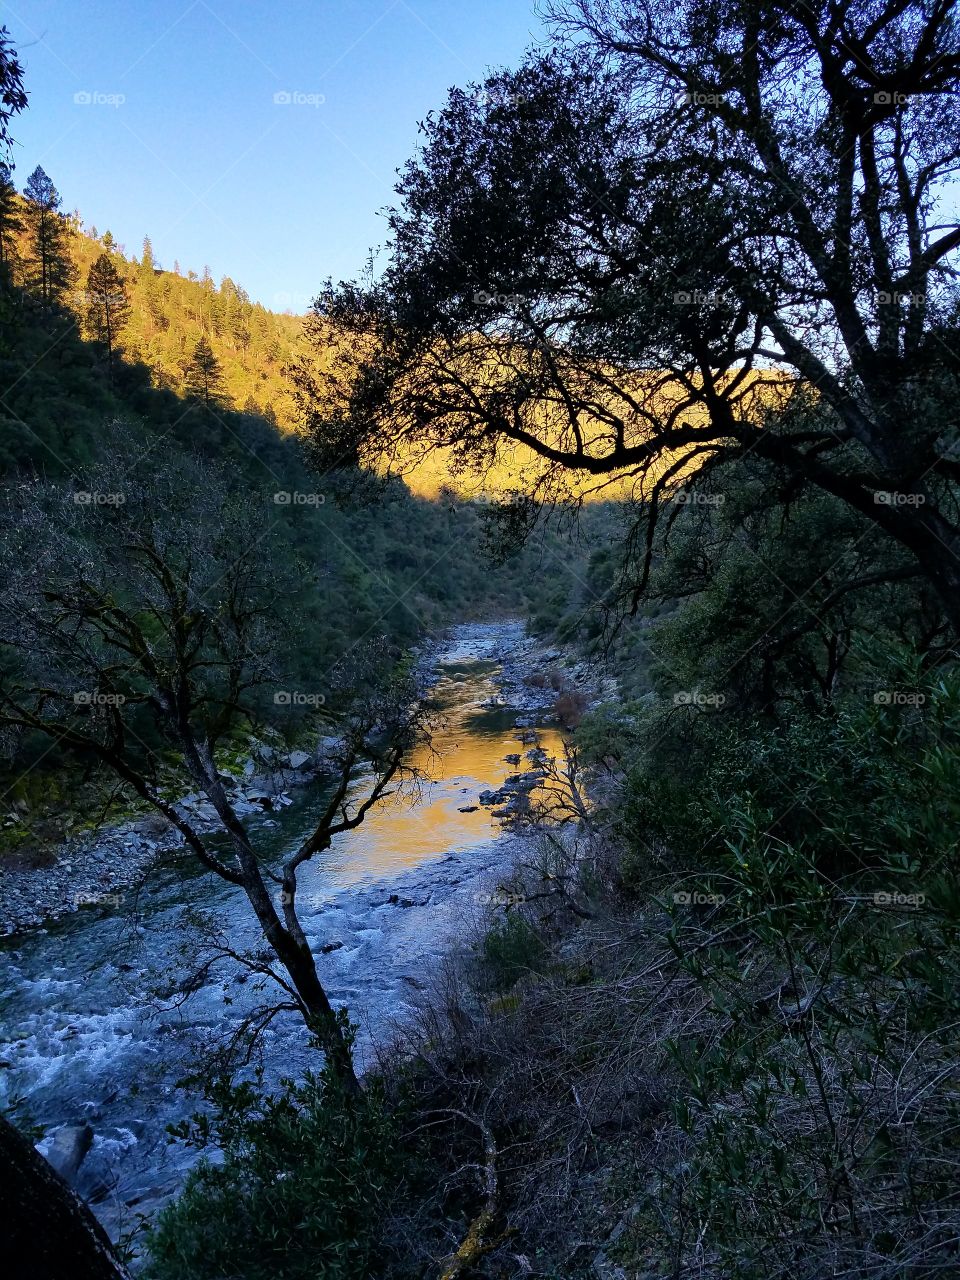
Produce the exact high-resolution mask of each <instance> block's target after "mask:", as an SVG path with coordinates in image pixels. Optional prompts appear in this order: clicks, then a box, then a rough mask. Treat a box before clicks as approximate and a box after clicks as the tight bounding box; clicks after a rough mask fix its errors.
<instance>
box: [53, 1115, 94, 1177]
mask: <svg viewBox="0 0 960 1280" xmlns="http://www.w3.org/2000/svg"><path fill="white" fill-rule="evenodd" d="M92 1144H93V1128H92V1126H91V1125H89V1124H65V1125H64V1126H63V1128H62V1129H58V1130H57V1132H56V1133H55V1134H54V1135H53V1138H52V1139H51V1142H50V1145H49V1146H48V1148H47V1156H46V1159H47V1163H48V1164H50V1165H52V1166H53V1168H54V1169H56V1171H57V1173H59V1175H60V1177H61V1178H63V1179H64V1181H65V1182H69V1183H70V1184H71V1186H72V1185H73V1184H74V1183H75V1182H76V1178H77V1173H78V1172H79V1169H80V1166H81V1165H82V1164H83V1161H84V1158H85V1156H86V1154H87V1152H88V1151H89V1150H90V1147H91V1146H92Z"/></svg>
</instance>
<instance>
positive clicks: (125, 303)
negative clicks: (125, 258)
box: [84, 253, 130, 373]
mask: <svg viewBox="0 0 960 1280" xmlns="http://www.w3.org/2000/svg"><path fill="white" fill-rule="evenodd" d="M129 314H130V302H129V300H128V298H127V287H126V284H125V282H124V279H123V276H122V275H121V274H120V272H119V271H118V270H117V269H116V267H115V266H114V265H113V263H112V262H111V261H110V258H109V257H108V256H107V254H105V253H101V255H100V257H99V258H97V260H96V262H95V263H94V264H93V266H92V267H91V268H90V272H89V274H88V276H87V296H86V311H85V314H84V324H85V327H86V331H87V334H88V336H89V337H91V338H93V339H94V340H95V341H97V342H100V343H102V344H103V345H104V346H105V347H106V349H107V363H108V366H109V368H110V371H111V373H112V371H113V362H114V358H115V356H116V355H118V354H119V352H120V346H119V342H118V338H119V334H120V331H121V329H122V328H123V326H124V325H125V324H126V322H127V317H128V316H129Z"/></svg>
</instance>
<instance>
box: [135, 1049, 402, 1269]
mask: <svg viewBox="0 0 960 1280" xmlns="http://www.w3.org/2000/svg"><path fill="white" fill-rule="evenodd" d="M210 1096H211V1101H212V1102H213V1103H214V1117H213V1119H212V1120H211V1119H209V1118H206V1117H203V1116H198V1117H195V1118H194V1121H193V1123H192V1124H190V1125H183V1126H180V1127H179V1129H178V1130H177V1132H179V1134H180V1136H181V1137H184V1138H186V1139H187V1140H189V1141H193V1142H197V1143H201V1144H202V1143H206V1142H208V1141H211V1140H213V1141H214V1142H215V1143H216V1145H217V1146H218V1147H219V1148H220V1149H221V1150H222V1152H223V1162H222V1163H221V1164H214V1163H212V1162H210V1161H207V1160H204V1161H202V1162H201V1163H200V1165H199V1166H198V1167H197V1168H196V1169H195V1170H194V1171H193V1172H192V1173H191V1174H190V1176H189V1178H188V1180H187V1183H186V1187H185V1189H184V1191H183V1194H182V1195H181V1196H180V1198H179V1199H178V1200H177V1201H176V1202H175V1203H174V1204H172V1205H171V1206H169V1207H168V1208H167V1209H165V1210H164V1211H163V1212H162V1213H161V1215H160V1218H159V1222H158V1225H157V1227H156V1228H155V1230H154V1231H153V1232H152V1233H151V1235H150V1236H149V1244H148V1247H149V1253H150V1260H149V1263H148V1265H147V1269H146V1276H147V1277H149V1280H213V1278H214V1277H218V1278H220V1277H241V1276H242V1277H243V1280H320V1278H321V1277H322V1278H323V1280H356V1278H357V1277H359V1276H372V1275H375V1274H377V1273H378V1267H380V1266H381V1264H382V1262H383V1259H384V1255H385V1250H386V1245H385V1243H384V1239H383V1236H384V1222H385V1220H386V1218H387V1217H388V1211H389V1210H390V1209H391V1208H392V1207H393V1206H394V1205H395V1203H396V1201H397V1199H398V1198H399V1197H400V1196H401V1194H402V1188H403V1186H404V1184H405V1178H406V1175H407V1171H408V1167H409V1166H408V1161H407V1159H406V1157H405V1156H404V1154H403V1152H402V1150H401V1147H400V1143H399V1136H398V1123H397V1119H396V1116H395V1114H393V1113H392V1112H391V1111H390V1110H389V1109H388V1107H387V1106H386V1104H385V1102H384V1099H383V1096H382V1094H381V1093H380V1092H379V1091H378V1089H377V1088H376V1086H375V1085H372V1086H371V1087H370V1088H369V1089H368V1090H367V1091H366V1092H365V1093H364V1094H363V1095H362V1096H361V1097H360V1098H359V1099H357V1098H350V1097H346V1096H344V1095H343V1094H342V1092H340V1091H339V1090H338V1089H337V1087H336V1085H335V1084H334V1083H333V1081H332V1078H331V1077H330V1076H329V1075H328V1074H327V1073H326V1072H325V1071H324V1072H322V1073H321V1074H320V1075H318V1076H315V1075H311V1074H308V1075H307V1076H306V1078H305V1079H304V1080H303V1082H302V1083H299V1084H295V1083H293V1082H292V1081H289V1080H285V1081H284V1082H283V1083H282V1088H281V1091H280V1092H279V1093H278V1094H276V1095H275V1096H265V1095H264V1094H262V1093H261V1092H260V1090H259V1089H258V1088H257V1087H256V1086H254V1085H252V1084H249V1083H248V1084H242V1085H239V1086H227V1085H220V1086H216V1087H215V1088H213V1089H212V1090H211V1091H210Z"/></svg>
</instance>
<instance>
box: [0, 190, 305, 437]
mask: <svg viewBox="0 0 960 1280" xmlns="http://www.w3.org/2000/svg"><path fill="white" fill-rule="evenodd" d="M19 203H20V205H21V209H22V206H23V205H24V204H25V201H23V199H22V198H21V199H20V202H19ZM64 225H65V228H66V229H67V231H68V235H67V237H66V245H67V248H68V252H69V255H70V258H71V260H72V262H73V265H74V268H75V279H74V281H73V285H72V288H71V289H70V290H69V291H67V292H66V293H65V295H64V296H63V298H62V302H63V303H64V304H65V305H66V306H67V307H69V308H70V310H71V311H73V312H74V314H75V315H76V317H77V318H78V319H81V318H82V316H83V313H84V309H85V304H86V296H87V295H86V282H87V279H88V276H89V273H90V268H91V267H92V265H93V263H94V262H95V261H96V260H97V258H98V257H99V256H100V254H102V253H107V254H108V255H109V257H110V259H111V261H112V262H113V264H114V266H115V267H116V269H117V271H118V273H119V274H120V275H121V276H122V278H123V280H124V283H125V286H126V290H127V296H128V299H129V302H130V312H129V318H128V320H127V322H126V324H125V325H124V327H123V331H122V333H121V335H120V341H121V344H122V347H123V351H124V355H125V356H126V358H127V359H128V360H130V361H140V362H142V363H143V364H144V365H145V366H146V367H147V368H148V369H149V370H150V375H151V380H152V382H153V385H154V386H155V387H158V388H166V389H168V390H170V391H174V392H176V393H177V394H178V395H182V394H183V393H184V392H185V391H186V388H187V371H188V367H189V363H190V360H191V357H192V355H193V352H194V350H195V348H196V345H197V343H198V341H199V340H200V338H202V337H205V338H206V339H207V341H208V342H209V343H210V346H211V348H212V350H213V353H214V355H215V356H216V358H217V360H218V362H219V364H220V369H221V372H222V376H223V386H224V390H225V392H226V397H227V401H228V404H229V407H231V408H233V409H236V410H239V411H241V412H244V413H256V414H259V415H260V416H262V417H264V418H266V419H267V420H268V421H270V422H273V423H275V424H276V425H277V426H280V427H281V428H284V429H290V428H291V427H292V426H293V423H294V415H295V407H294V403H293V399H292V397H291V395H290V390H289V384H288V382H287V381H286V379H285V377H284V368H285V367H286V366H287V365H288V364H289V362H290V361H291V359H292V358H293V356H294V353H295V347H296V343H297V339H298V338H299V336H300V333H301V329H302V323H303V322H302V319H301V318H300V317H299V316H293V315H280V314H277V313H276V312H273V311H268V310H267V308H266V307H264V306H262V305H261V304H260V303H259V302H251V301H250V298H249V296H248V295H247V293H246V291H245V290H244V289H243V288H242V287H241V286H240V285H239V284H237V283H235V282H234V281H233V280H231V279H230V278H229V277H228V276H224V277H223V279H222V280H221V281H220V283H219V285H218V284H216V283H215V282H214V280H213V277H212V276H211V274H210V270H209V268H208V267H205V268H204V269H203V273H202V275H200V276H198V275H197V274H196V272H195V271H191V270H188V271H186V272H185V273H184V272H183V271H181V269H180V267H179V264H177V263H174V264H168V269H165V268H164V267H163V266H161V264H160V263H159V262H157V261H156V259H155V258H154V256H153V250H152V248H151V245H150V240H149V237H147V238H145V239H144V242H143V249H142V251H141V254H140V257H139V259H138V258H137V257H135V256H130V257H127V256H126V254H125V253H124V251H123V248H122V246H120V245H118V244H117V242H116V241H115V240H114V238H113V236H112V235H111V233H110V232H109V231H105V232H103V233H102V234H101V233H99V232H98V231H97V229H96V227H84V226H83V223H82V220H81V218H80V216H79V215H78V214H72V215H68V216H67V217H66V218H65V219H64ZM29 252H30V246H29V244H28V237H27V232H26V230H25V229H24V230H21V231H19V232H18V233H17V234H16V236H15V237H14V256H13V262H12V269H13V279H14V282H15V283H22V282H23V280H24V277H25V264H26V262H27V260H28V257H29Z"/></svg>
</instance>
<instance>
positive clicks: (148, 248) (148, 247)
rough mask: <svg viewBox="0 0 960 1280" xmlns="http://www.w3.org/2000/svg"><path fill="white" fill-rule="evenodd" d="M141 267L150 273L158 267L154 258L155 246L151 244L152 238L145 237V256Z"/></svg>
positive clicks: (141, 261)
mask: <svg viewBox="0 0 960 1280" xmlns="http://www.w3.org/2000/svg"><path fill="white" fill-rule="evenodd" d="M140 265H141V266H142V267H146V268H147V269H148V270H149V271H152V270H153V268H154V267H155V266H156V265H157V264H156V262H155V261H154V258H153V245H152V244H151V243H150V237H149V236H144V237H143V256H142V258H141V259H140Z"/></svg>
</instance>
